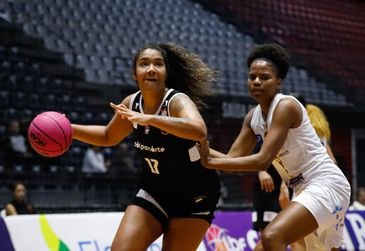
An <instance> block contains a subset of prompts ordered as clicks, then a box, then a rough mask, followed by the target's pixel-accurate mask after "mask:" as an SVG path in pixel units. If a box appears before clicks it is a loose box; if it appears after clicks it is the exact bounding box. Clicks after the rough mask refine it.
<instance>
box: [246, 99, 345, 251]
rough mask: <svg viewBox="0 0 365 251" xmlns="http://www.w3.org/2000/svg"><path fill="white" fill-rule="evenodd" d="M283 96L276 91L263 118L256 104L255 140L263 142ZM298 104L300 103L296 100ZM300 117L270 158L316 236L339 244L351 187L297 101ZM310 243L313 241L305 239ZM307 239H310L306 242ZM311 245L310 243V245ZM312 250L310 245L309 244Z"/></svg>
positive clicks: (328, 247) (328, 243) (326, 243)
mask: <svg viewBox="0 0 365 251" xmlns="http://www.w3.org/2000/svg"><path fill="white" fill-rule="evenodd" d="M284 98H292V99H294V100H296V99H295V98H294V97H292V96H287V95H283V94H277V95H276V96H275V98H274V99H273V101H272V102H271V104H270V107H269V112H268V115H267V119H266V121H265V120H264V118H263V116H262V111H261V107H260V106H259V105H258V106H257V107H256V108H255V110H254V112H253V115H252V120H251V123H250V126H251V128H252V130H253V131H254V133H255V135H256V137H257V139H258V141H262V142H263V141H264V137H265V134H266V132H267V131H268V130H269V128H270V126H271V122H272V117H273V113H274V111H275V108H276V106H277V104H278V103H279V102H280V101H281V100H282V99H284ZM296 102H298V104H300V102H299V101H298V100H296ZM300 107H301V109H302V114H303V119H302V122H301V124H300V126H299V127H297V128H292V129H289V132H288V135H287V137H286V139H285V142H284V144H283V146H282V147H281V149H280V151H279V153H278V154H277V156H276V157H275V160H274V161H273V165H274V166H275V168H276V169H277V170H278V172H279V174H280V175H281V177H282V179H283V180H284V181H286V183H287V184H288V185H290V186H291V187H293V188H294V193H295V195H296V197H295V198H294V199H293V201H296V202H298V203H300V204H302V205H303V206H304V207H306V208H307V209H308V210H309V211H310V212H311V213H312V215H313V216H314V218H315V219H316V221H317V223H318V228H317V230H316V234H315V235H316V236H317V237H316V238H318V239H319V240H320V242H321V243H322V244H323V245H324V246H325V248H326V250H331V248H333V247H340V245H341V243H342V240H343V226H344V218H345V213H346V211H347V208H348V206H349V201H350V194H351V188H350V184H349V183H348V181H347V179H346V177H345V175H344V174H343V173H342V171H341V170H340V169H339V168H338V167H337V165H335V163H334V162H333V161H332V160H331V158H330V157H329V155H328V154H327V151H326V148H325V147H324V146H323V145H322V143H321V141H320V139H319V137H318V136H317V134H316V132H315V130H314V128H313V127H312V125H311V123H310V120H309V118H308V114H307V111H306V110H305V108H304V106H302V105H301V104H300ZM305 241H306V243H307V245H308V246H309V244H310V243H312V241H310V240H307V239H306V238H305ZM308 241H309V242H308ZM311 245H312V244H311ZM309 247H310V248H311V250H312V249H313V246H309Z"/></svg>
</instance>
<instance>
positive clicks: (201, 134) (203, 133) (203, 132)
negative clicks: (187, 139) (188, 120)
mask: <svg viewBox="0 0 365 251" xmlns="http://www.w3.org/2000/svg"><path fill="white" fill-rule="evenodd" d="M207 137H208V132H207V128H206V127H205V126H199V127H198V128H197V130H196V131H195V140H196V141H198V142H200V141H202V140H205V139H206V138H207Z"/></svg>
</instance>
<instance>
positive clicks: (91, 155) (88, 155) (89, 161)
mask: <svg viewBox="0 0 365 251" xmlns="http://www.w3.org/2000/svg"><path fill="white" fill-rule="evenodd" d="M82 172H84V173H106V172H108V168H107V163H106V161H105V159H104V155H103V153H102V151H101V148H100V147H99V146H94V145H91V146H90V147H89V148H88V149H87V150H86V152H85V155H84V159H83V162H82Z"/></svg>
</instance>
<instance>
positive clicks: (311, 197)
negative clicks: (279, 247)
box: [293, 176, 351, 250]
mask: <svg viewBox="0 0 365 251" xmlns="http://www.w3.org/2000/svg"><path fill="white" fill-rule="evenodd" d="M327 178H328V177H327ZM333 178H334V179H327V180H315V181H313V180H312V181H309V182H308V183H307V184H306V185H304V187H302V189H301V191H300V192H298V191H297V192H296V197H295V198H294V199H293V201H296V202H298V203H300V204H302V205H303V206H304V207H306V208H307V209H308V210H309V211H310V212H311V213H312V215H313V216H314V218H315V219H316V221H317V223H318V226H319V227H318V228H317V231H316V232H317V234H318V238H319V240H320V241H321V242H322V243H323V245H324V246H325V248H326V249H327V250H331V248H338V247H340V246H341V244H342V242H343V227H344V224H345V222H344V220H345V215H346V211H347V209H348V206H349V203H350V193H351V188H350V185H349V183H348V182H347V180H346V178H345V179H341V178H339V177H338V176H335V177H333Z"/></svg>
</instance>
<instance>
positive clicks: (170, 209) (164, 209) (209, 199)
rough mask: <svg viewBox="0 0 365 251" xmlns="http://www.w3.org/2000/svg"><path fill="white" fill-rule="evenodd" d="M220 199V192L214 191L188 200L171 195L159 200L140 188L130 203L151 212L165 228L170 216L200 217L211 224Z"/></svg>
mask: <svg viewBox="0 0 365 251" xmlns="http://www.w3.org/2000/svg"><path fill="white" fill-rule="evenodd" d="M218 199H219V193H214V194H201V195H197V196H195V197H194V198H191V199H188V200H187V199H186V198H185V199H183V200H181V198H179V196H175V197H173V196H171V197H169V199H168V200H163V201H162V200H160V201H158V200H157V199H155V198H154V197H152V196H151V195H150V194H149V193H148V192H146V191H145V190H143V189H140V190H139V191H138V193H137V194H136V196H135V197H134V199H133V200H132V202H131V203H130V204H131V205H137V206H140V207H142V208H144V209H145V210H147V211H148V212H150V213H151V214H152V215H153V216H154V217H155V218H156V219H157V220H158V221H159V222H160V223H161V225H162V226H163V227H164V228H165V227H166V226H167V223H168V221H169V219H170V218H199V219H203V220H206V221H207V222H208V223H209V224H211V222H212V220H213V218H214V211H215V210H216V205H217V203H218Z"/></svg>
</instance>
